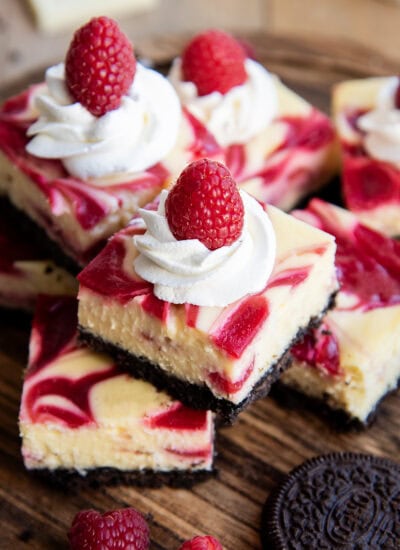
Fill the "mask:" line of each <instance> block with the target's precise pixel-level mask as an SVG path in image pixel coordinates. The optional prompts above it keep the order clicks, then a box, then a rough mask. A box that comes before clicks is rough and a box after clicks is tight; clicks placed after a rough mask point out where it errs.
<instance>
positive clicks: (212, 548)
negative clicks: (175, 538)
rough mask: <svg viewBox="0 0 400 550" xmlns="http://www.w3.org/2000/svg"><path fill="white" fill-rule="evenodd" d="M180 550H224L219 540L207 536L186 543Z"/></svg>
mask: <svg viewBox="0 0 400 550" xmlns="http://www.w3.org/2000/svg"><path fill="white" fill-rule="evenodd" d="M179 550H223V548H222V545H221V543H220V542H219V541H218V540H217V539H215V538H214V537H210V535H206V536H204V537H194V539H191V540H188V541H186V542H184V543H183V544H182V546H181V547H180V548H179Z"/></svg>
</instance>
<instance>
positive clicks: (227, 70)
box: [182, 30, 247, 95]
mask: <svg viewBox="0 0 400 550" xmlns="http://www.w3.org/2000/svg"><path fill="white" fill-rule="evenodd" d="M245 59H246V55H245V52H244V50H243V47H242V46H241V44H239V42H238V41H237V40H235V39H234V38H233V36H231V35H230V34H227V33H225V32H222V31H218V30H209V31H205V32H203V33H201V34H198V35H197V36H195V37H194V38H193V40H192V41H191V42H190V43H189V44H188V45H187V46H186V48H185V51H184V52H183V55H182V72H183V78H184V79H185V80H189V81H191V82H194V84H196V87H197V92H198V94H199V95H207V94H210V93H211V92H221V93H222V94H226V92H229V90H230V89H231V88H233V87H234V86H238V85H239V84H243V83H244V82H245V81H246V78H247V74H246V70H245V66H244V62H245Z"/></svg>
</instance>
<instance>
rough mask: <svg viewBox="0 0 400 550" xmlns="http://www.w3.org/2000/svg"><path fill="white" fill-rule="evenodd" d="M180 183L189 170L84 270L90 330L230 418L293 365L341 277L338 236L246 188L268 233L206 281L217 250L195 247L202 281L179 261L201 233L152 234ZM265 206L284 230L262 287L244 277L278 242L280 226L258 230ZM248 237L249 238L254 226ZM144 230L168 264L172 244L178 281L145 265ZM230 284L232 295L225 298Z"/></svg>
mask: <svg viewBox="0 0 400 550" xmlns="http://www.w3.org/2000/svg"><path fill="white" fill-rule="evenodd" d="M203 162H207V161H203ZM189 169H190V167H188V168H187V169H186V172H187V171H188V170H189ZM178 185H179V181H178V183H177V184H176V186H175V187H173V188H172V189H171V191H169V193H168V192H167V191H164V192H163V194H162V196H161V198H160V202H159V205H158V210H157V212H155V211H153V212H151V214H150V215H149V212H148V211H146V210H142V211H141V215H142V216H143V218H146V225H147V229H148V231H147V232H146V234H145V235H144V233H145V229H146V225H144V223H143V220H142V219H141V218H140V217H138V218H135V219H133V220H132V222H131V223H130V225H129V226H128V227H127V228H125V229H124V230H122V231H120V232H119V233H117V234H116V235H114V236H113V237H112V238H111V239H110V240H109V242H108V244H107V245H106V247H105V248H104V249H103V250H102V251H101V252H100V254H99V255H98V256H97V257H96V258H95V259H94V260H93V261H92V262H91V263H90V264H89V265H88V266H86V268H85V269H84V270H83V271H82V272H81V273H80V274H79V276H78V279H79V282H80V289H79V326H80V332H81V337H82V338H83V339H84V340H85V341H86V342H88V343H89V344H90V345H91V346H93V347H95V348H97V349H100V350H107V351H108V352H109V353H110V354H111V355H112V356H113V357H114V358H115V359H116V361H118V363H119V364H121V365H123V366H124V367H125V368H127V369H128V370H129V371H130V372H131V373H132V374H133V375H134V376H140V377H141V378H144V379H145V380H150V381H151V382H152V383H153V384H155V385H156V386H157V387H159V388H161V389H166V390H167V391H168V392H169V393H170V394H171V395H173V396H174V397H176V398H178V399H180V400H182V402H183V403H185V404H186V405H188V406H192V407H196V408H209V409H212V410H214V411H217V412H219V413H220V415H221V416H222V417H224V418H225V419H226V420H227V421H230V420H231V419H233V418H234V417H235V416H236V414H237V413H238V412H239V411H240V410H241V409H242V408H243V407H244V406H245V405H247V404H248V403H249V402H250V401H252V400H253V399H255V398H256V397H259V396H261V395H264V394H265V393H266V392H267V391H268V389H269V387H270V385H271V383H272V382H273V381H274V380H275V379H276V378H277V377H278V376H279V374H280V372H281V371H282V370H283V369H285V368H286V367H287V366H288V360H289V359H288V358H289V354H288V350H289V348H290V346H291V345H292V344H293V343H294V342H295V341H296V340H297V339H298V338H299V337H300V336H301V335H302V333H303V332H304V331H305V330H306V329H307V328H308V327H309V326H310V324H312V323H314V322H317V321H318V319H319V318H320V317H321V315H322V313H323V312H324V311H325V310H326V309H327V308H328V306H329V304H330V302H331V299H332V295H333V293H334V292H335V291H336V289H337V281H336V276H335V268H334V255H335V243H334V239H333V237H332V236H330V235H328V234H327V233H324V232H322V231H319V230H317V229H315V228H312V227H311V226H309V225H307V224H305V223H303V222H301V221H299V220H297V219H295V218H293V217H292V216H290V215H288V214H285V213H284V212H282V211H280V210H278V209H277V208H275V207H273V206H265V207H262V206H261V205H260V204H259V203H258V202H257V201H256V200H255V199H253V198H252V197H250V196H249V195H247V193H245V192H244V191H242V192H241V196H242V197H243V202H244V205H245V212H246V220H247V221H246V224H247V225H246V228H247V229H248V231H249V232H250V233H251V230H253V229H254V227H255V228H256V233H257V238H258V239H260V242H258V243H257V242H253V244H251V245H250V247H253V248H250V250H251V253H250V255H248V256H244V257H243V258H242V257H241V256H239V257H236V260H235V254H234V253H232V255H233V259H232V257H231V256H229V257H228V263H227V264H226V265H221V264H218V266H217V269H216V270H215V273H214V272H213V271H212V270H211V274H210V277H209V278H207V279H206V280H205V282H202V281H201V280H200V281H199V275H198V274H199V270H200V271H201V270H202V268H201V269H200V268H199V265H197V260H198V259H199V258H200V257H202V255H203V254H205V257H206V260H205V266H206V267H207V266H209V265H210V264H211V263H212V262H214V259H212V258H214V257H213V256H212V255H210V256H207V253H206V250H205V249H203V248H201V247H200V248H196V249H193V251H192V250H190V252H188V254H187V255H188V257H189V263H190V261H192V260H193V259H194V261H195V262H196V266H195V267H196V269H195V275H194V276H193V284H192V282H189V283H188V281H191V275H190V273H191V271H190V269H189V267H188V266H184V267H182V266H181V267H182V269H181V270H180V267H179V266H180V260H181V259H182V258H183V256H184V255H185V254H186V252H185V250H184V249H181V248H179V246H180V244H179V243H183V245H182V246H183V247H185V246H189V247H191V246H192V245H193V241H194V239H192V240H188V241H184V240H183V241H179V240H177V241H174V240H173V237H172V239H171V237H165V235H163V236H161V237H160V248H157V244H156V243H155V240H151V239H150V241H151V242H150V241H148V240H147V239H148V238H149V232H150V233H151V232H152V230H153V229H154V231H155V232H157V230H158V229H159V228H160V227H163V224H165V216H166V215H165V206H166V204H168V199H169V195H171V194H172V193H173V192H174V189H175V188H177V187H178ZM166 196H167V199H166V200H165V197H166ZM183 210H184V212H186V209H185V208H184V209H183ZM146 212H147V213H146ZM253 215H254V216H255V218H256V219H253V217H252V216H253ZM261 218H262V219H264V218H266V221H267V223H268V224H270V227H271V229H270V231H272V232H273V234H274V235H275V237H274V238H275V239H276V253H275V255H273V256H272V261H271V262H270V265H269V266H268V271H269V273H270V275H269V277H268V279H267V280H263V279H262V280H261V287H258V288H259V290H258V291H253V292H250V291H247V290H246V287H245V285H246V284H250V283H251V282H252V280H253V279H254V278H255V276H257V277H258V276H259V274H260V272H261V267H262V266H263V262H264V260H265V257H266V254H267V253H269V251H268V247H270V249H271V248H272V247H273V246H274V243H273V239H272V240H271V241H270V242H268V239H269V238H270V237H271V234H270V233H269V234H268V233H266V234H264V235H263V234H261V237H260V235H259V233H258V230H259V226H258V225H257V224H258V223H261V221H262V220H261ZM192 222H193V224H194V218H193V217H192ZM149 227H150V228H152V229H150V231H149ZM247 229H246V231H247ZM142 236H143V237H144V241H143V240H141V239H142ZM241 238H242V239H243V240H244V241H246V238H247V237H245V236H243V235H242V237H241ZM168 239H171V240H170V241H169V242H166V241H168ZM139 241H141V244H140V248H141V249H143V243H145V244H146V243H147V242H149V246H148V248H149V249H150V250H151V251H153V252H154V255H155V261H156V262H160V265H161V263H162V264H164V265H167V264H168V261H169V260H168V258H167V256H168V253H169V251H172V257H171V262H172V264H174V266H175V267H176V273H177V274H178V275H177V276H176V278H177V284H176V287H175V288H172V287H170V286H169V285H170V284H171V285H172V284H173V279H174V277H175V275H174V273H173V272H172V271H171V272H170V273H166V272H164V271H163V268H160V265H158V266H157V265H154V266H153V267H151V266H150V278H151V277H152V275H151V273H153V274H154V273H155V274H156V275H157V273H158V272H159V271H160V269H161V272H162V277H164V276H165V277H166V279H167V283H166V284H153V283H154V281H153V282H149V281H148V280H144V279H143V278H142V277H141V276H139V274H138V270H139V268H141V269H142V268H143V264H145V265H146V261H147V260H146V259H145V258H143V254H142V253H140V254H139V250H138V247H139ZM164 244H166V248H165V249H164V247H163V245H164ZM265 244H266V245H267V252H264V246H265ZM259 245H260V246H261V253H260V254H259V255H257V254H258V252H257V250H258V248H257V247H258V246H259ZM169 247H171V248H169ZM221 251H223V252H226V251H227V253H228V254H231V252H230V250H229V247H227V246H224V247H223V249H217V250H214V251H213V252H217V253H220V252H221ZM221 254H222V252H221ZM246 254H247V252H246ZM252 254H253V255H255V259H254V257H253V256H252ZM264 256H265V257H264ZM160 258H161V260H160ZM217 258H218V257H217ZM175 260H176V262H175ZM215 261H219V259H218V260H215ZM230 261H233V262H235V261H236V263H229V262H230ZM260 262H261V263H260ZM268 262H269V260H268V261H267V263H268ZM141 272H142V271H141ZM180 273H183V275H182V277H181V276H180ZM214 276H215V277H214ZM200 279H201V277H200ZM171 281H172V282H171ZM156 294H157V295H156ZM160 296H161V298H160ZM185 296H187V297H188V298H186V301H185ZM226 296H229V298H230V299H229V300H228V302H229V303H228V305H225V306H224V305H221V304H222V303H224V302H223V301H222V300H223V298H225V297H226ZM172 302H173V303H172ZM198 304H200V305H198ZM202 304H206V305H202Z"/></svg>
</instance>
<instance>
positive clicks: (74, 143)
mask: <svg viewBox="0 0 400 550" xmlns="http://www.w3.org/2000/svg"><path fill="white" fill-rule="evenodd" d="M46 84H47V86H46V87H45V90H44V91H43V92H42V93H41V94H39V95H38V96H37V97H36V107H37V109H38V111H39V118H38V120H37V121H36V122H35V123H34V124H32V125H31V126H30V128H29V130H28V135H29V136H34V137H33V139H32V140H31V141H30V142H29V143H28V145H27V150H28V152H29V153H30V154H32V155H35V156H37V157H41V158H47V159H53V158H56V159H61V161H62V163H63V164H64V166H65V168H66V170H67V171H68V172H69V173H70V174H72V175H73V176H75V177H77V178H80V179H84V180H85V179H90V178H102V177H107V176H110V175H118V174H121V173H127V172H128V173H129V172H139V171H142V170H146V169H147V168H149V167H150V166H153V165H154V164H156V163H157V162H159V161H160V160H162V159H163V158H164V157H165V156H166V155H167V153H169V151H170V150H171V149H172V147H173V146H174V144H175V141H176V139H177V135H178V130H179V125H180V121H181V108H180V104H179V98H178V97H177V95H176V93H175V91H174V89H173V87H172V86H171V84H170V83H169V82H168V80H167V79H166V78H164V77H163V76H162V75H160V74H159V73H157V72H156V71H153V70H151V69H147V68H145V67H143V66H142V65H140V63H137V65H136V74H135V78H134V81H133V83H132V85H131V87H130V89H129V91H128V93H127V94H126V95H125V96H124V97H123V98H122V101H121V105H120V107H119V108H118V109H114V110H112V111H109V112H107V113H106V114H104V115H103V116H100V117H96V116H94V115H92V114H91V113H90V112H89V111H88V110H87V109H86V108H85V107H83V105H81V104H80V103H78V102H75V101H74V100H73V99H72V98H71V96H70V94H69V92H68V89H67V86H66V83H65V69H64V64H63V63H60V64H59V65H55V66H54V67H50V68H49V69H48V70H47V71H46ZM108 183H109V182H108ZM99 184H100V183H99Z"/></svg>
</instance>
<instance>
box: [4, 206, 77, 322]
mask: <svg viewBox="0 0 400 550" xmlns="http://www.w3.org/2000/svg"><path fill="white" fill-rule="evenodd" d="M77 292H78V283H77V281H76V279H75V278H74V277H73V276H72V275H70V274H69V273H68V272H67V271H66V270H65V269H62V268H61V267H59V266H57V265H56V264H54V262H53V261H51V260H49V259H48V258H47V257H46V254H45V252H44V250H42V249H41V247H40V246H39V245H36V244H35V243H33V242H32V240H31V238H30V235H29V234H28V233H24V231H22V230H21V228H20V227H19V226H18V224H17V223H16V222H15V219H14V217H13V212H12V208H11V207H10V204H9V203H8V201H7V200H6V199H4V198H3V199H0V306H1V307H6V308H11V309H22V310H27V311H32V310H33V308H34V305H35V302H36V299H37V296H38V295H39V294H43V293H46V294H53V295H54V294H58V295H59V294H65V295H70V296H76V294H77Z"/></svg>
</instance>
